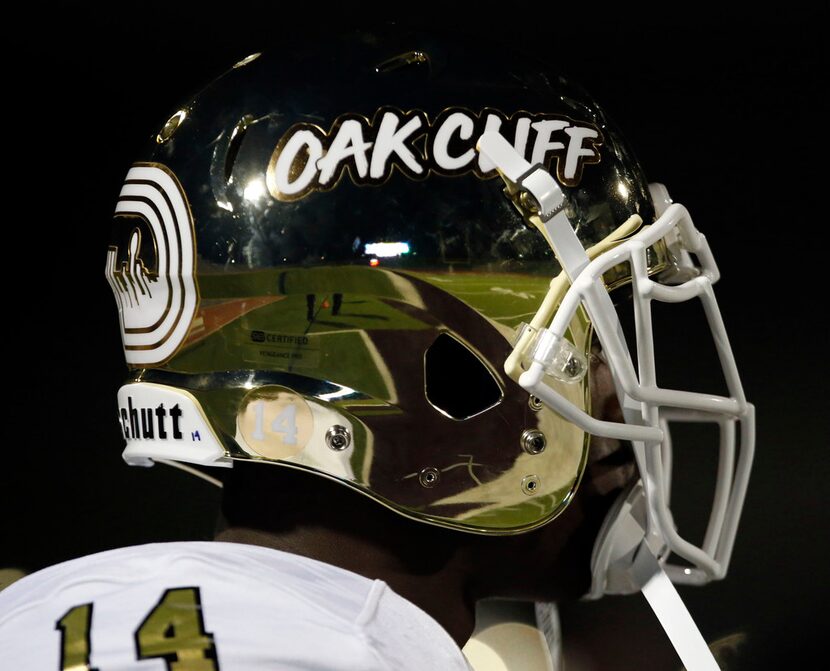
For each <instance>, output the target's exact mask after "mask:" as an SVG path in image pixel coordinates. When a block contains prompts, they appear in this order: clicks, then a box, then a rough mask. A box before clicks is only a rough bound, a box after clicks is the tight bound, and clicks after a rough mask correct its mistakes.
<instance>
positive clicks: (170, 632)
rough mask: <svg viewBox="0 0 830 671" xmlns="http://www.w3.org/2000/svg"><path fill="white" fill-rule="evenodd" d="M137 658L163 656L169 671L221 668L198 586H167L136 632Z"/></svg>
mask: <svg viewBox="0 0 830 671" xmlns="http://www.w3.org/2000/svg"><path fill="white" fill-rule="evenodd" d="M135 647H136V654H137V655H138V659H149V658H153V657H161V658H163V659H164V660H165V661H166V662H167V669H168V671H218V669H219V665H218V664H217V662H216V647H215V646H214V645H213V634H210V633H208V632H206V631H205V622H204V619H203V618H202V601H201V595H200V594H199V588H198V587H178V588H175V589H168V590H167V591H165V592H164V594H162V595H161V599H160V600H159V602H158V603H157V604H156V606H155V608H153V610H151V611H150V612H149V613H148V614H147V617H146V618H144V622H142V623H141V625H140V626H139V628H138V629H137V630H136V632H135Z"/></svg>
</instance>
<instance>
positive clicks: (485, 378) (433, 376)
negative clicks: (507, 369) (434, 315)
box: [424, 333, 503, 419]
mask: <svg viewBox="0 0 830 671" xmlns="http://www.w3.org/2000/svg"><path fill="white" fill-rule="evenodd" d="M424 382H425V393H426V397H427V400H428V401H429V402H430V404H431V405H432V406H433V407H434V408H435V409H436V410H438V411H439V412H441V413H443V414H444V415H448V416H449V417H452V418H453V419H469V418H470V417H474V416H475V415H478V414H480V413H482V412H484V411H485V410H487V409H489V408H492V407H493V406H494V405H497V404H498V403H499V402H500V401H501V399H502V396H503V394H502V390H501V387H500V386H499V383H498V382H497V381H496V378H495V376H494V375H493V373H492V372H491V371H490V369H489V368H488V367H487V365H486V364H485V363H484V362H483V361H482V360H481V358H480V357H479V356H478V355H476V354H475V353H474V352H473V351H472V350H470V348H469V347H467V346H466V345H464V344H463V343H462V342H460V341H459V340H457V339H456V338H453V337H452V336H451V335H449V334H447V333H442V334H441V335H439V336H438V337H437V338H436V339H435V341H434V342H433V343H432V344H431V345H430V346H429V347H428V348H427V351H426V353H425V354H424Z"/></svg>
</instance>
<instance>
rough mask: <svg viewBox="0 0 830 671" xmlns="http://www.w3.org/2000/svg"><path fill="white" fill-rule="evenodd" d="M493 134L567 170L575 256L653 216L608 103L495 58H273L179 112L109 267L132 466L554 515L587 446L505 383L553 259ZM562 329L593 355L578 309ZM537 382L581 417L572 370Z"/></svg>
mask: <svg viewBox="0 0 830 671" xmlns="http://www.w3.org/2000/svg"><path fill="white" fill-rule="evenodd" d="M343 54H348V57H344V56H343ZM486 130H487V131H493V130H495V131H498V132H500V133H501V134H502V135H503V136H504V137H505V138H506V139H508V140H509V141H510V142H511V143H512V144H513V146H514V147H515V148H516V149H517V151H519V153H520V154H522V155H523V156H524V157H525V158H526V159H527V160H528V161H530V162H531V163H534V164H542V165H544V166H545V167H546V168H547V169H548V170H549V171H550V172H551V173H552V174H553V175H554V176H556V177H557V179H558V180H559V181H560V183H561V184H562V187H563V191H564V192H565V196H566V198H567V209H568V214H569V219H570V220H571V222H572V223H573V225H574V227H575V230H576V233H577V235H578V236H579V239H580V241H581V242H582V244H583V245H584V246H585V247H586V248H589V247H592V246H594V245H596V244H597V243H599V242H601V241H603V240H605V239H606V238H607V237H608V236H609V235H611V234H613V232H614V231H615V230H617V229H618V228H619V227H620V226H621V225H623V224H624V223H625V222H626V221H627V220H629V218H630V217H631V215H633V214H637V215H639V216H640V217H641V218H642V220H643V221H644V222H645V223H646V224H648V223H651V222H652V221H653V219H654V209H653V205H652V202H651V199H650V196H649V191H648V187H647V183H646V181H645V178H644V177H643V175H642V172H641V170H640V168H639V166H638V164H637V162H636V160H635V159H634V157H633V155H632V154H631V153H630V151H629V150H628V148H627V147H626V146H625V144H624V143H623V141H622V140H621V138H620V137H619V135H618V133H617V132H616V130H615V129H614V127H613V126H612V125H611V124H610V123H609V121H608V119H607V118H606V117H605V115H604V113H603V111H602V110H601V109H600V108H599V107H598V106H597V105H596V104H595V103H594V101H593V100H592V99H591V98H590V97H589V96H588V95H587V94H586V93H585V92H584V91H583V90H581V89H580V88H578V87H577V86H575V85H573V84H571V83H570V82H568V81H567V80H565V79H563V78H561V77H557V76H554V75H551V74H548V73H547V72H546V71H545V69H544V68H543V67H542V66H540V65H539V64H537V63H535V62H532V61H529V60H527V59H523V58H518V57H512V56H509V55H506V54H505V53H503V52H501V51H498V52H495V51H490V52H488V51H485V50H483V49H479V48H477V47H476V46H475V45H470V44H464V43H457V44H454V45H447V44H438V43H434V42H433V41H431V40H429V39H425V40H419V39H402V38H389V39H386V38H379V37H377V36H371V37H365V36H357V37H351V38H348V39H347V40H344V41H342V42H335V43H332V44H330V45H329V47H328V48H326V49H317V48H315V49H314V50H311V49H310V48H296V47H295V46H292V47H290V48H289V47H285V48H284V49H283V50H282V51H276V52H273V53H269V54H264V55H261V56H256V55H255V56H253V57H249V58H247V59H245V61H243V62H241V63H239V64H237V66H234V67H233V68H232V69H231V70H229V71H228V72H227V73H226V74H224V75H223V76H222V77H220V78H219V79H218V80H216V81H215V82H214V83H213V84H211V85H210V86H208V87H207V88H205V89H204V90H203V91H201V92H200V93H199V94H198V95H197V96H196V97H194V98H193V99H192V100H190V101H188V102H187V103H186V104H185V105H183V106H181V108H180V109H178V110H177V111H176V112H175V113H174V114H173V115H172V116H171V117H170V119H169V121H168V122H167V123H166V124H165V125H164V127H163V128H161V129H159V131H158V134H157V135H156V136H154V138H153V141H152V144H151V146H150V147H149V148H148V151H147V153H146V154H145V155H144V156H142V157H141V159H142V162H141V163H138V164H136V166H135V167H134V168H133V169H132V170H131V172H130V174H129V175H128V177H127V180H126V183H125V186H124V189H123V191H122V193H121V197H120V199H119V202H118V207H117V210H116V216H115V225H114V236H113V239H112V245H111V247H110V252H109V254H108V258H107V277H108V279H109V281H110V284H111V286H112V288H113V291H114V293H115V295H116V299H117V302H118V305H119V312H120V315H121V324H122V334H123V338H124V345H125V353H126V356H127V361H128V363H129V364H130V366H131V367H132V376H131V378H132V379H131V384H128V385H126V386H125V387H124V388H123V389H122V391H121V393H120V394H119V399H120V417H119V419H120V421H121V425H122V428H123V431H124V435H125V438H126V439H127V442H128V446H127V449H126V450H125V458H126V459H127V460H128V462H131V463H141V464H147V463H151V462H150V461H148V460H152V459H158V458H167V459H177V460H180V461H190V462H195V463H202V464H214V465H218V466H228V465H230V464H232V462H233V460H235V459H245V460H255V461H263V462H273V463H276V464H283V465H288V466H292V467H296V468H303V469H308V470H312V471H315V472H318V473H320V474H321V475H324V476H326V477H330V478H334V479H336V480H338V481H340V482H343V483H344V484H346V485H349V486H352V487H354V488H356V489H357V490H359V491H361V492H362V493H364V494H367V495H369V496H371V497H374V498H375V499H377V500H378V501H379V502H381V503H383V504H385V505H388V506H390V507H391V508H393V509H395V510H396V511H398V512H400V513H402V514H404V515H407V516H409V517H413V518H415V519H419V520H422V521H426V522H431V523H435V524H439V525H443V526H449V527H453V528H458V529H463V530H468V531H473V532H478V533H515V532H521V531H526V530H529V529H532V528H535V527H538V526H539V525H542V524H544V523H546V522H548V521H549V520H550V519H552V518H553V517H555V516H556V515H557V514H558V513H559V512H561V510H562V509H563V508H564V507H565V506H566V505H567V503H568V502H569V500H570V498H571V496H572V495H573V493H574V491H575V489H576V487H577V485H578V483H579V480H580V477H581V475H582V471H583V469H584V466H585V461H586V451H587V443H588V435H587V434H586V433H585V432H584V431H583V430H582V429H580V428H578V427H577V426H575V425H574V424H572V423H570V422H568V421H566V420H565V419H563V418H562V417H561V416H560V415H558V414H557V413H555V412H553V411H552V410H550V409H549V408H548V407H546V406H541V405H540V404H538V403H536V402H534V400H533V399H531V398H530V397H529V395H528V393H527V392H526V391H525V390H523V389H522V388H521V387H520V386H519V385H518V384H517V383H516V382H515V381H514V380H513V379H511V378H510V377H508V376H507V375H506V374H505V373H504V369H503V367H504V363H505V360H506V359H507V357H508V355H509V354H510V352H511V351H512V341H513V338H514V335H515V330H516V328H517V327H518V326H519V325H520V324H521V323H522V322H523V321H529V318H530V317H532V316H533V315H534V314H535V313H536V311H537V310H538V308H539V306H540V304H541V302H542V299H543V297H544V296H545V295H546V293H547V292H548V288H549V285H550V279H551V277H553V276H555V275H557V274H558V273H559V271H560V268H559V266H558V264H557V261H556V259H555V258H554V256H553V253H552V251H551V249H550V247H549V245H548V244H547V242H546V241H545V239H544V238H543V236H542V235H541V234H540V233H539V232H538V231H537V230H535V229H534V228H532V227H529V226H528V225H527V224H526V223H525V221H524V219H523V217H522V215H521V214H520V212H519V211H518V210H517V209H516V208H514V206H513V205H512V204H511V202H510V200H509V199H508V198H506V197H505V195H504V193H503V183H502V181H501V179H499V178H498V175H497V173H496V171H495V169H494V166H492V165H488V163H487V160H486V158H485V157H484V156H482V155H479V154H478V153H477V152H476V151H475V144H476V140H477V138H478V137H479V136H480V135H481V134H482V133H483V132H485V131H486ZM650 259H651V261H652V269H656V268H657V267H658V266H660V265H661V263H662V259H663V256H662V252H661V251H660V250H657V252H656V253H652V255H651V257H650ZM625 271H626V269H625V268H622V269H620V268H616V269H613V271H611V272H609V273H608V275H607V276H606V280H607V282H608V283H609V284H617V283H620V282H622V281H624V280H625ZM568 336H569V340H570V342H571V343H572V344H573V345H574V347H575V349H576V350H577V351H579V352H582V353H585V354H586V355H587V354H588V352H589V351H590V347H591V336H592V328H591V323H590V321H589V320H588V318H587V316H586V315H585V313H584V311H582V310H579V311H577V314H576V316H575V317H574V318H573V320H572V321H571V323H570V328H569V333H568ZM471 381H472V382H471ZM476 381H478V382H476ZM548 382H549V384H550V385H551V386H553V387H554V388H556V389H557V391H558V392H559V394H561V395H562V396H563V397H565V398H566V399H567V400H568V401H570V402H571V403H573V404H574V405H575V406H577V407H579V408H581V409H583V410H585V411H590V408H589V407H588V405H589V403H588V400H589V398H590V394H589V390H588V388H587V385H588V383H589V380H588V379H587V377H583V378H581V379H579V380H576V381H571V382H565V381H560V380H556V379H553V378H551V379H549V380H548Z"/></svg>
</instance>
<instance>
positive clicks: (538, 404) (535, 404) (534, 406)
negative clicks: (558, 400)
mask: <svg viewBox="0 0 830 671" xmlns="http://www.w3.org/2000/svg"><path fill="white" fill-rule="evenodd" d="M527 404H528V405H529V406H530V409H531V410H533V411H534V412H539V411H540V410H541V409H542V401H541V400H539V399H538V398H536V397H535V396H534V395H533V394H531V395H530V398H529V399H527Z"/></svg>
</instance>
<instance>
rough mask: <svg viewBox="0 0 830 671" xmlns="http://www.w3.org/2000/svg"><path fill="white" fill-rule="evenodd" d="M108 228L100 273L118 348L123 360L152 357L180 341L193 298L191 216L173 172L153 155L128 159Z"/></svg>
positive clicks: (159, 358) (146, 362)
mask: <svg viewBox="0 0 830 671" xmlns="http://www.w3.org/2000/svg"><path fill="white" fill-rule="evenodd" d="M114 228H115V237H116V243H115V244H113V245H111V246H110V248H109V250H108V251H107V265H106V271H105V274H106V277H107V281H108V282H109V284H110V287H111V288H112V291H113V294H115V300H116V302H117V303H118V312H119V316H120V319H121V336H122V340H123V343H124V354H125V356H126V359H127V363H128V364H130V365H137V366H138V365H140V366H152V365H158V364H161V363H163V362H164V361H166V360H167V359H169V358H170V357H171V356H173V354H175V353H176V351H177V350H178V348H179V346H180V345H181V344H182V342H184V340H185V338H186V337H187V334H188V331H189V330H190V325H191V322H192V320H193V316H194V314H195V313H196V309H197V307H198V304H199V293H198V289H197V286H196V279H195V277H194V272H195V266H196V260H195V259H196V255H195V251H196V250H195V238H194V234H193V218H192V216H191V213H190V207H189V205H188V202H187V197H186V196H185V194H184V190H183V189H182V186H181V184H180V183H179V180H178V179H176V177H175V175H173V173H172V172H171V171H170V170H169V169H168V168H166V167H165V166H163V165H161V164H158V163H153V164H136V165H135V166H133V167H132V168H131V169H130V171H129V173H127V178H126V180H125V182H124V186H123V188H122V189H121V194H120V196H119V198H118V204H117V205H116V208H115V215H114Z"/></svg>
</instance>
